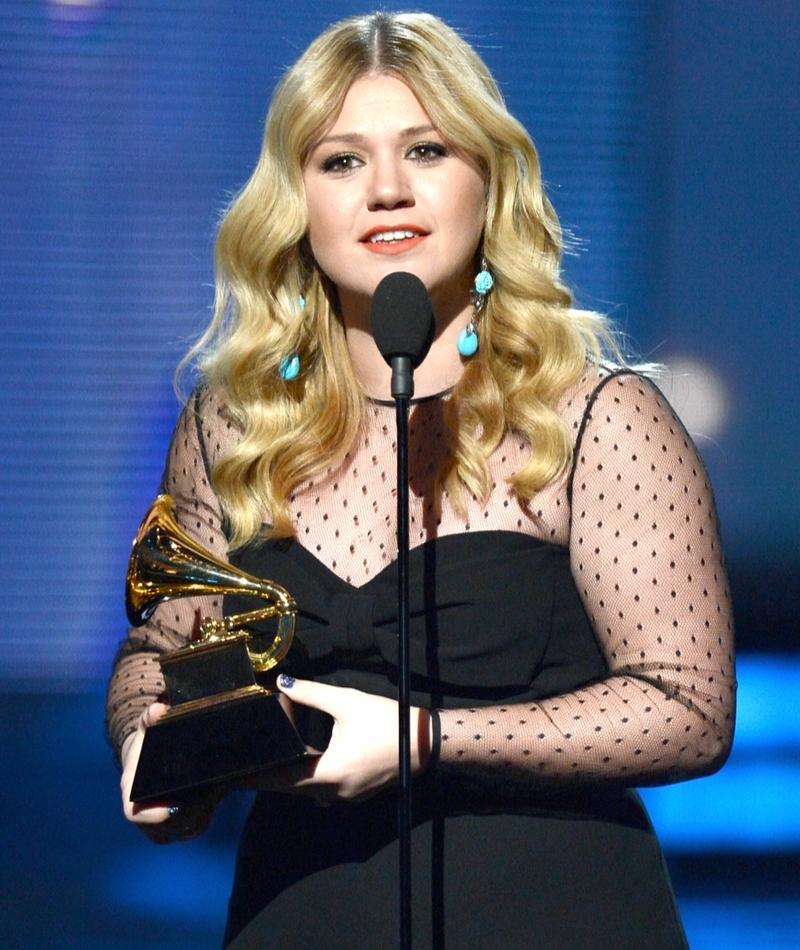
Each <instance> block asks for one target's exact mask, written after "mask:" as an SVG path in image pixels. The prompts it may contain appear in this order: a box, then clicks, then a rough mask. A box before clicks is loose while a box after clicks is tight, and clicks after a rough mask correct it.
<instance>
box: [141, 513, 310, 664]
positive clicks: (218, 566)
mask: <svg viewBox="0 0 800 950" xmlns="http://www.w3.org/2000/svg"><path fill="white" fill-rule="evenodd" d="M192 594H198V595H202V594H250V595H252V596H254V597H260V598H262V599H263V600H268V601H269V602H270V606H268V607H262V608H259V609H257V610H250V611H247V612H245V613H239V614H233V615H232V616H229V617H225V618H224V619H222V620H216V619H215V618H213V617H204V618H203V620H202V621H201V623H200V632H201V634H202V637H203V639H202V640H201V641H200V642H201V643H206V642H209V641H211V642H213V641H218V640H219V641H225V640H227V639H229V638H230V637H231V635H232V634H233V635H234V636H238V635H239V634H237V633H236V631H240V630H242V629H243V628H244V627H245V626H247V625H249V624H252V623H255V622H256V621H258V620H264V619H266V618H268V617H277V618H278V632H277V633H276V634H275V637H274V639H273V640H272V642H271V643H267V644H266V645H263V648H262V643H261V641H262V640H263V639H264V638H263V636H259V634H257V633H253V632H252V631H250V630H248V631H246V632H247V634H248V636H249V638H250V639H249V641H248V645H247V652H248V654H249V656H250V661H251V663H252V664H253V669H254V670H256V671H257V672H259V673H263V672H265V671H266V670H269V669H272V667H273V666H275V665H276V664H278V663H279V662H280V661H281V660H282V659H283V658H284V656H286V654H287V653H288V652H289V647H290V646H291V643H292V637H293V636H294V627H295V616H296V614H297V604H296V603H295V600H294V598H293V597H292V596H291V594H289V592H288V591H287V590H285V589H284V588H283V587H281V586H280V585H279V584H275V583H274V582H273V581H268V580H263V579H259V578H257V577H253V576H252V575H251V574H247V573H246V572H245V571H241V570H239V568H236V567H234V566H233V565H232V564H229V563H228V562H227V561H223V560H222V559H221V558H218V557H216V556H215V555H214V554H212V553H211V552H210V551H208V550H207V549H206V548H204V547H203V546H202V545H201V544H198V543H197V542H196V541H195V540H194V539H193V538H191V537H189V535H188V534H187V533H186V532H185V531H184V530H183V528H181V527H180V525H179V524H178V522H177V520H176V517H175V502H174V500H173V499H172V497H171V496H170V495H159V496H158V498H156V500H155V501H154V502H153V504H152V505H151V506H150V509H149V511H148V512H147V514H146V515H145V518H144V521H143V522H142V524H141V527H140V528H139V531H138V533H137V535H136V539H135V541H134V542H133V551H132V552H131V557H130V561H129V562H128V574H127V577H126V583H125V604H126V608H127V613H128V619H129V620H130V622H131V623H132V624H133V625H134V626H136V627H138V626H141V625H142V624H143V623H144V622H145V621H146V620H147V618H148V617H149V616H150V615H151V614H152V612H153V611H154V610H155V608H156V607H157V606H158V604H159V603H161V602H162V601H165V600H172V599H174V598H176V597H188V596H190V595H192Z"/></svg>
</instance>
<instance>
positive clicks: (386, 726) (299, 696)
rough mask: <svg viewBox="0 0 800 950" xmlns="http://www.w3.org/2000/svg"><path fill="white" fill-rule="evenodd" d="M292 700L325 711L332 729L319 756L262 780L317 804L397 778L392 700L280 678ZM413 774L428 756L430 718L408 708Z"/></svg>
mask: <svg viewBox="0 0 800 950" xmlns="http://www.w3.org/2000/svg"><path fill="white" fill-rule="evenodd" d="M278 687H279V689H280V690H281V692H282V693H283V694H284V695H285V696H287V697H288V698H290V699H291V701H292V702H294V703H298V704H300V705H303V706H309V707H311V708H313V709H319V710H321V711H322V712H326V713H328V714H329V715H330V716H331V717H332V718H333V731H332V733H331V739H330V742H329V744H328V748H327V749H326V750H325V752H323V753H322V755H320V756H319V758H314V759H311V760H309V761H306V762H303V763H301V765H300V766H290V767H288V768H286V769H281V770H280V771H277V772H274V773H271V774H270V776H269V778H268V779H267V781H266V782H264V781H263V778H262V780H260V781H259V783H258V784H259V786H260V787H262V788H263V787H264V786H265V785H268V786H269V787H270V788H272V789H274V790H278V791H298V792H301V793H303V794H308V795H311V796H312V797H313V798H315V799H317V801H319V802H320V803H325V802H331V801H335V800H337V799H346V800H350V801H356V800H359V799H363V798H368V797H369V796H370V795H372V794H374V793H375V792H377V791H379V790H380V789H382V788H384V787H385V786H387V785H391V784H393V783H394V782H396V781H397V778H398V747H399V740H398V731H399V727H398V707H397V703H396V702H395V701H394V700H393V699H386V698H385V697H383V696H373V695H371V694H370V693H363V692H361V691H360V690H357V689H349V688H344V687H340V686H329V685H327V684H325V683H315V682H312V681H310V680H294V679H292V678H291V677H286V676H281V677H279V678H278ZM410 718H411V771H412V774H418V773H420V772H422V771H424V769H425V768H426V766H427V764H428V758H429V756H430V714H429V712H428V710H427V709H419V708H417V707H412V708H411V717H410Z"/></svg>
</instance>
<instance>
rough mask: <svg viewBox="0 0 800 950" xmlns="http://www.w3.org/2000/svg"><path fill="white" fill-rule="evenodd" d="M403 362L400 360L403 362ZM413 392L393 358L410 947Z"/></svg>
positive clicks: (402, 802) (401, 810)
mask: <svg viewBox="0 0 800 950" xmlns="http://www.w3.org/2000/svg"><path fill="white" fill-rule="evenodd" d="M398 364H399V365H398ZM413 395H414V379H413V370H412V368H411V360H410V359H409V358H408V357H405V356H401V357H395V358H393V359H392V396H393V397H394V399H395V409H396V414H397V601H398V620H399V630H398V644H397V654H398V656H397V666H398V684H397V706H398V716H399V722H398V736H399V760H398V764H399V771H400V792H399V798H398V804H397V824H398V839H399V845H400V950H411V735H410V732H411V728H410V716H411V702H410V692H411V690H410V672H409V644H408V640H409V633H408V552H409V539H408V407H409V400H410V399H411V397H412V396H413Z"/></svg>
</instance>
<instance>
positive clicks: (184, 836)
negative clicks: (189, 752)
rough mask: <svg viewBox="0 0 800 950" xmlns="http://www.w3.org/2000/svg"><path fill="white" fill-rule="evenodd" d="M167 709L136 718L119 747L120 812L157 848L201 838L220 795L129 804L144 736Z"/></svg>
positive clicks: (149, 709)
mask: <svg viewBox="0 0 800 950" xmlns="http://www.w3.org/2000/svg"><path fill="white" fill-rule="evenodd" d="M168 709H169V706H167V705H165V704H164V703H152V704H151V705H150V706H148V707H147V709H145V711H144V712H143V713H142V715H141V716H140V717H139V724H138V726H137V728H136V731H135V732H132V733H131V734H130V735H129V736H128V738H127V739H126V740H125V742H124V743H123V745H122V752H121V759H122V777H121V778H120V782H119V785H120V790H121V792H122V809H123V811H124V813H125V817H126V818H127V819H128V821H131V822H133V824H135V825H136V827H137V828H139V829H140V830H141V831H143V832H144V833H145V834H146V835H147V837H148V838H150V839H151V840H152V841H154V842H155V843H156V844H169V843H170V842H172V841H187V840H188V839H189V838H196V837H197V836H198V835H201V834H202V833H203V832H204V831H205V830H206V829H207V828H208V825H209V823H210V822H211V817H212V815H213V814H214V809H215V808H216V807H217V805H218V804H219V801H220V798H221V797H222V794H221V793H219V792H206V793H197V794H193V795H190V796H182V797H181V800H180V801H175V802H154V803H146V804H145V803H140V802H132V801H131V798H130V795H131V787H132V786H133V777H134V775H135V774H136V767H137V766H138V764H139V755H140V754H141V751H142V743H143V742H144V735H145V732H146V731H147V729H148V728H149V727H150V726H153V725H155V724H156V723H157V722H158V720H159V719H160V718H161V717H162V716H163V715H164V713H165V712H167V710H168Z"/></svg>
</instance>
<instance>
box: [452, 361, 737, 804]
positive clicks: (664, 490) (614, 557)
mask: <svg viewBox="0 0 800 950" xmlns="http://www.w3.org/2000/svg"><path fill="white" fill-rule="evenodd" d="M572 485H573V490H572V521H571V532H570V554H571V563H572V572H573V576H574V578H575V582H576V585H577V587H578V590H579V592H580V595H581V597H582V599H583V602H584V605H585V608H586V611H587V614H588V616H589V618H590V620H591V622H592V626H593V628H594V630H595V634H596V636H597V640H598V643H599V645H600V648H601V650H602V652H603V655H604V657H605V659H606V662H607V665H608V670H609V673H608V676H607V677H606V678H605V679H604V680H603V681H602V682H599V683H596V684H594V685H590V686H587V687H585V688H583V689H579V690H576V691H574V692H572V693H569V694H566V695H563V696H557V697H553V698H550V699H546V700H542V701H540V702H536V703H529V704H524V705H509V706H507V707H490V708H480V709H475V710H457V711H454V710H442V711H441V712H440V718H441V729H442V742H441V751H440V757H441V762H442V764H443V766H445V767H447V766H455V765H458V767H459V768H467V769H469V770H476V771H483V770H485V769H487V768H490V769H503V770H505V771H507V772H508V773H509V774H511V775H514V776H515V777H516V778H518V779H521V780H523V781H524V780H531V779H533V780H534V781H535V782H536V784H537V786H540V787H547V786H551V785H552V786H556V785H563V783H564V782H565V781H566V782H569V783H574V784H581V783H587V782H592V783H597V782H601V783H602V782H612V783H624V784H625V785H646V784H660V783H667V782H672V781H678V780H680V779H684V778H691V777H695V776H699V775H704V774H708V773H710V772H713V771H715V770H716V769H718V768H720V767H721V765H722V764H723V763H724V761H725V759H726V757H727V755H728V752H729V750H730V745H731V741H732V735H733V719H734V697H735V680H734V664H733V629H732V620H731V612H730V599H729V596H728V591H727V580H726V575H725V569H724V562H723V557H722V550H721V547H720V541H719V530H718V524H717V519H716V512H715V509H714V500H713V495H712V492H711V488H710V486H709V483H708V478H707V475H706V472H705V468H704V466H703V464H702V462H701V461H700V458H699V456H698V454H697V451H696V449H695V447H694V445H693V444H692V442H691V440H690V439H689V437H688V435H687V434H686V432H685V430H684V429H683V426H682V425H681V423H680V422H679V421H678V420H677V418H676V417H675V415H674V414H673V413H672V411H671V409H670V408H669V406H668V404H667V403H666V400H665V399H664V398H663V396H661V394H660V393H659V392H658V390H656V389H655V387H653V386H652V385H651V384H650V383H648V382H646V381H643V380H641V379H640V378H638V377H636V376H633V375H626V376H620V377H614V378H611V379H610V380H609V381H607V382H606V384H605V385H604V386H603V387H602V389H601V390H600V391H599V394H598V396H597V398H596V401H595V402H594V404H593V406H592V407H591V409H590V416H588V418H587V420H586V424H585V428H584V431H583V436H582V439H581V441H580V444H579V446H578V447H577V449H576V461H575V469H574V476H573V480H572Z"/></svg>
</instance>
